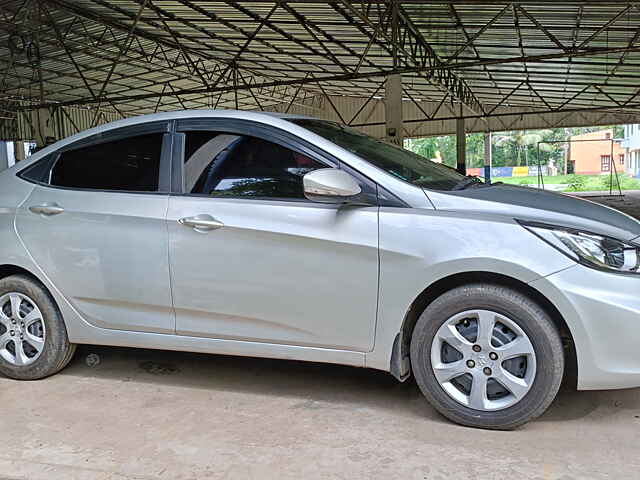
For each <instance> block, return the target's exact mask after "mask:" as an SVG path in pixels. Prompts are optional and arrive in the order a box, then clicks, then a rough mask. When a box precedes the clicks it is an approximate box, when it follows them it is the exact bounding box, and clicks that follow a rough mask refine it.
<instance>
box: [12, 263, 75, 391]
mask: <svg viewBox="0 0 640 480" xmlns="http://www.w3.org/2000/svg"><path fill="white" fill-rule="evenodd" d="M74 352H75V345H73V344H70V343H69V339H68V337H67V330H66V328H65V326H64V322H63V321H62V316H61V315H60V312H59V311H58V308H57V307H56V305H55V303H54V301H53V299H52V298H51V296H50V295H49V293H48V292H47V291H46V290H45V289H44V287H43V286H42V285H40V284H39V283H38V282H36V281H35V280H32V279H31V278H29V277H28V276H25V275H13V276H11V277H7V278H4V279H2V280H0V373H2V374H4V375H6V376H8V377H10V378H15V379H19V380H36V379H39V378H44V377H47V376H49V375H53V374H54V373H56V372H58V371H60V370H61V369H62V368H64V367H65V366H66V365H67V364H68V363H69V361H70V360H71V358H72V357H73V353H74Z"/></svg>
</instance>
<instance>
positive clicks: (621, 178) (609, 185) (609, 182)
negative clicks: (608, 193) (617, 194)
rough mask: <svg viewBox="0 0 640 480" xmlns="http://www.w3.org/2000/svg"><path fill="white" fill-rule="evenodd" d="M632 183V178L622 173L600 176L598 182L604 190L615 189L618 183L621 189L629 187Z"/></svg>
mask: <svg viewBox="0 0 640 480" xmlns="http://www.w3.org/2000/svg"><path fill="white" fill-rule="evenodd" d="M633 183H634V182H633V179H632V178H629V177H627V176H626V175H624V174H622V173H618V174H617V175H611V174H607V175H603V176H602V177H601V178H600V184H601V185H602V186H603V187H604V188H605V190H609V189H611V190H617V189H618V185H620V188H622V189H624V188H629V187H631V186H632V184H633Z"/></svg>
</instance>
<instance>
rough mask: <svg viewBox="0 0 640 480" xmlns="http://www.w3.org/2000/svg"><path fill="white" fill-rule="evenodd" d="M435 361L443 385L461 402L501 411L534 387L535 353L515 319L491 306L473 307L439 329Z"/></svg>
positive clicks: (434, 346)
mask: <svg viewBox="0 0 640 480" xmlns="http://www.w3.org/2000/svg"><path fill="white" fill-rule="evenodd" d="M431 366H432V369H433V373H434V375H435V377H436V380H437V381H438V383H439V384H440V386H441V387H442V389H443V390H444V391H445V392H446V393H447V394H448V395H449V396H450V397H451V398H453V399H454V400H456V401H457V402H458V403H460V404H462V405H464V406H466V407H469V408H471V409H474V410H479V411H496V410H502V409H505V408H508V407H511V406H513V405H515V404H516V403H518V402H519V401H520V400H522V398H524V396H525V395H526V394H527V393H528V392H529V390H530V389H531V386H532V385H533V382H534V379H535V375H536V354H535V351H534V348H533V345H532V343H531V341H530V340H529V337H528V336H527V335H526V333H525V332H524V331H523V330H522V329H521V328H520V327H519V326H518V324H516V323H515V322H514V321H513V320H511V319H509V318H507V317H506V316H504V315H502V314H499V313H496V312H492V311H489V310H468V311H464V312H461V313H458V314H456V315H454V316H452V317H451V318H449V319H448V320H447V321H446V322H445V323H444V324H443V325H442V326H441V327H440V328H439V329H438V331H437V332H436V335H435V337H434V339H433V342H432V344H431Z"/></svg>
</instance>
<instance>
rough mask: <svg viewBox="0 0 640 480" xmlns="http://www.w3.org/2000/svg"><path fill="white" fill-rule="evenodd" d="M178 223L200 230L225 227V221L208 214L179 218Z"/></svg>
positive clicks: (205, 230)
mask: <svg viewBox="0 0 640 480" xmlns="http://www.w3.org/2000/svg"><path fill="white" fill-rule="evenodd" d="M178 223H179V224H180V225H184V226H185V227H191V228H193V229H194V230H196V231H198V232H208V231H210V230H216V229H218V228H222V227H224V223H222V222H221V221H219V220H216V219H215V218H213V217H212V216H211V215H207V214H202V215H196V216H195V217H184V218H181V219H179V220H178Z"/></svg>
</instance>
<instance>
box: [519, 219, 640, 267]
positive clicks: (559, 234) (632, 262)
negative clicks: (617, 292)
mask: <svg viewBox="0 0 640 480" xmlns="http://www.w3.org/2000/svg"><path fill="white" fill-rule="evenodd" d="M521 224H522V226H524V227H525V228H526V229H527V230H529V231H530V232H532V233H534V234H535V235H537V236H538V237H540V238H541V239H543V240H544V241H546V242H547V243H549V244H551V245H553V246H554V247H556V248H557V249H558V250H560V251H561V252H562V253H564V254H565V255H568V256H569V257H571V258H573V259H574V260H575V261H577V262H579V263H582V264H584V265H587V266H589V267H593V268H598V269H600V270H607V271H612V272H622V273H640V271H639V270H640V248H639V247H637V246H635V245H630V244H628V243H625V242H622V241H620V240H616V239H614V238H610V237H605V236H603V235H597V234H595V233H589V232H582V231H579V230H574V229H570V228H562V227H555V226H551V225H541V224H531V223H522V222H521Z"/></svg>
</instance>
